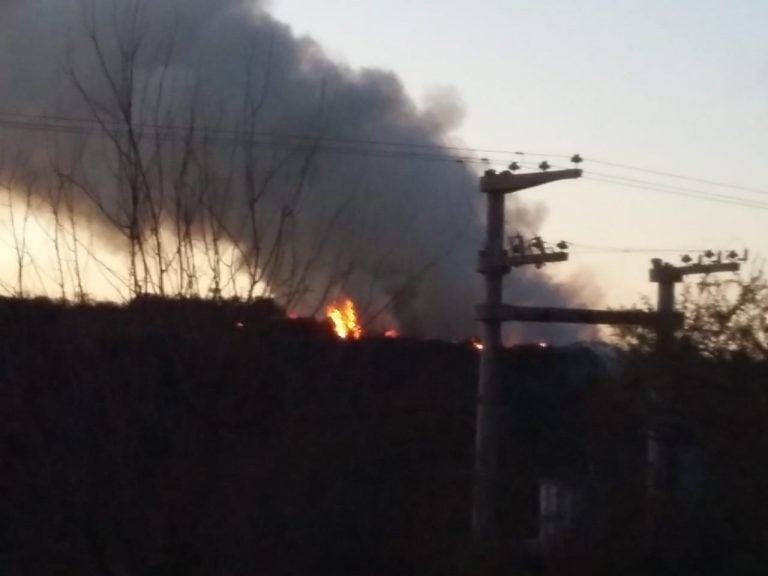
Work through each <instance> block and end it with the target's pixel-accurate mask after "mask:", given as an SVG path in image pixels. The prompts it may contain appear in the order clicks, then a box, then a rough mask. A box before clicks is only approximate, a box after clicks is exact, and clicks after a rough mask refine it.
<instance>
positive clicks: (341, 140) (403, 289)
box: [0, 0, 578, 340]
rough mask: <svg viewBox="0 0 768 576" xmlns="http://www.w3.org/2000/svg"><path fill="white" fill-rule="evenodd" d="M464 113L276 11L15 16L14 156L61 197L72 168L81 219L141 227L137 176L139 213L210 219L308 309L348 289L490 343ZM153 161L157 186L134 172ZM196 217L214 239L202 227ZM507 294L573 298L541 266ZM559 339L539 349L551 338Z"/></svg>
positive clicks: (65, 9) (208, 7) (21, 9)
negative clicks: (299, 30)
mask: <svg viewBox="0 0 768 576" xmlns="http://www.w3.org/2000/svg"><path fill="white" fill-rule="evenodd" d="M126 59H128V60H130V62H131V66H126V65H125V63H126V61H127V60H126ZM126 110H129V115H128V117H127V118H126V115H125V114H124V112H125V111H126ZM9 113H13V114H16V113H18V114H20V115H21V116H20V117H19V118H21V120H19V122H21V123H22V124H24V125H23V126H19V125H18V122H17V123H16V124H14V122H9V117H8V116H7V114H9ZM462 114H463V103H462V102H461V101H460V98H459V97H458V96H457V95H456V94H454V93H451V92H450V91H442V92H438V93H435V94H432V95H430V97H429V98H427V99H426V102H425V103H424V104H423V105H422V106H418V105H417V104H415V103H414V102H413V101H412V100H411V99H410V98H409V97H408V95H407V94H406V92H405V90H404V88H403V85H402V83H401V82H400V80H399V79H398V78H397V76H396V75H395V74H393V73H391V72H388V71H384V70H378V69H362V70H356V69H351V68H349V67H347V66H344V65H341V64H338V63H336V62H334V61H332V60H331V59H329V58H328V57H327V56H326V55H325V53H324V52H323V49H322V47H321V46H319V45H318V44H317V43H316V42H314V41H313V40H311V39H308V38H304V37H302V38H299V37H297V36H296V35H294V34H293V33H292V31H291V29H290V28H289V27H288V26H287V25H285V24H283V23H281V22H278V21H276V20H275V19H274V18H272V17H271V16H270V15H269V13H268V12H267V9H266V7H265V6H264V5H263V4H262V3H259V2H246V1H244V0H153V1H151V2H149V1H147V2H143V3H142V2H138V3H137V2H135V1H133V0H124V1H120V0H102V1H95V0H90V1H89V0H24V1H22V0H12V1H8V0H5V1H4V2H2V3H0V118H1V119H2V120H3V121H2V122H0V143H1V144H2V147H3V149H4V151H5V152H6V155H5V157H6V158H12V157H16V156H18V155H19V152H21V151H25V152H26V158H27V159H29V158H32V160H31V165H32V166H34V167H36V168H35V171H36V177H37V182H38V183H40V182H47V185H48V186H50V185H51V183H52V182H53V181H54V178H53V176H51V175H50V174H49V175H47V176H46V175H45V174H46V170H48V171H49V172H50V167H51V165H56V166H59V167H61V166H63V165H66V166H69V167H70V168H71V174H70V175H71V176H72V177H73V179H74V177H75V176H76V177H77V179H78V182H85V181H87V182H88V184H89V186H90V190H95V191H96V192H95V193H94V192H91V195H90V196H89V195H88V194H83V195H82V197H81V198H79V200H78V202H79V204H80V205H81V209H82V210H83V211H90V213H91V214H93V215H98V217H100V218H102V219H103V220H105V221H106V222H105V224H104V226H103V234H104V235H105V236H110V235H113V236H114V237H115V238H116V239H119V238H122V237H123V236H124V235H125V232H124V230H116V229H115V227H114V222H111V223H110V222H109V220H110V218H109V215H110V214H111V215H114V216H115V218H114V219H115V220H119V221H121V222H122V221H123V220H124V218H122V217H123V216H125V215H126V214H128V212H129V211H128V208H127V206H128V207H129V205H130V202H129V200H128V198H129V196H130V191H131V182H132V180H131V178H132V177H134V176H135V178H136V179H135V181H133V183H134V184H135V183H136V181H138V182H139V184H138V185H137V186H139V187H140V194H139V196H140V200H142V199H143V201H144V202H145V203H146V204H147V206H155V208H156V212H159V218H161V219H162V220H164V221H166V222H174V221H178V220H179V219H180V218H181V217H182V216H184V215H189V214H190V212H191V211H193V209H197V210H205V211H207V213H208V215H209V217H210V218H209V224H208V226H209V227H210V225H211V224H210V223H211V222H214V223H215V225H217V226H220V231H221V230H223V231H226V235H227V236H228V237H229V238H230V239H231V240H233V241H235V242H237V243H238V244H239V245H241V246H243V251H242V258H243V259H244V260H249V259H250V260H251V261H253V262H256V263H257V264H258V267H259V269H260V270H262V271H265V276H266V277H265V280H266V281H267V282H268V284H269V285H270V288H271V289H272V291H273V292H274V294H275V295H276V296H277V297H278V299H280V300H281V301H283V302H284V303H286V304H288V305H290V306H291V308H293V309H295V310H297V311H299V312H301V313H310V312H314V311H316V310H318V309H320V308H321V307H322V306H323V305H324V304H325V303H326V302H327V301H328V300H329V299H332V298H333V297H335V296H338V295H340V294H344V295H348V296H350V297H352V298H353V299H355V301H357V302H358V303H360V304H361V305H362V306H363V307H364V308H365V310H366V314H367V316H368V318H369V319H370V320H371V321H373V322H374V323H375V322H376V321H379V322H382V325H383V324H386V323H387V322H392V321H396V322H397V323H398V324H399V326H400V328H401V330H402V331H403V332H405V333H408V334H412V335H419V336H433V337H442V338H464V337H468V336H470V335H472V334H473V333H474V332H475V325H474V320H473V307H474V304H475V303H477V302H478V301H479V298H480V293H481V292H480V290H479V286H480V280H479V276H478V275H477V274H476V272H475V262H476V254H477V250H478V248H479V247H480V246H481V244H482V237H483V223H482V214H483V205H482V202H483V198H482V196H481V194H479V193H478V192H477V178H478V173H477V172H476V171H475V170H474V169H473V166H475V165H473V164H471V163H469V164H468V163H466V162H465V163H459V162H452V161H450V158H451V156H452V152H451V150H450V148H449V147H448V146H447V145H448V143H449V142H450V141H451V140H450V137H451V131H452V130H453V129H455V128H456V127H457V126H458V125H459V124H460V122H461V115H462ZM30 117H35V118H36V120H34V121H31V120H29V118H30ZM41 118H43V119H44V121H43V120H41ZM72 119H81V120H82V119H90V120H91V122H79V123H77V122H74V121H73V120H72ZM10 120H13V117H10ZM99 123H101V124H102V127H101V128H99V126H98V124H99ZM127 124H130V125H132V126H134V125H135V127H134V132H135V135H136V137H137V139H138V140H139V141H138V143H137V145H136V148H135V149H134V150H131V149H130V146H129V144H127V141H128V139H129V137H128V136H127V135H126V132H125V126H126V125H127ZM193 125H194V128H195V129H194V132H193V131H192V130H191V129H190V127H191V126H193ZM62 126H64V128H62ZM168 127H174V128H173V129H169V128H168ZM104 128H106V132H107V133H109V132H110V131H112V134H113V136H114V135H115V134H117V135H118V138H117V140H116V141H115V140H110V138H109V137H108V135H107V136H105V135H104ZM188 138H189V139H188ZM190 142H192V143H191V144H190ZM406 144H407V145H408V146H405V145H406ZM185 146H186V147H185ZM121 147H125V150H123V148H121ZM8 151H13V152H14V153H13V154H9V153H8ZM137 159H138V160H139V161H140V163H141V168H142V171H143V174H144V175H143V179H142V177H141V175H139V176H136V175H135V174H133V173H132V172H131V170H130V169H129V168H128V166H129V165H130V164H131V162H135V161H136V160H137ZM129 160H130V162H129ZM27 161H28V162H30V161H29V160H27ZM4 168H5V172H6V173H8V172H9V170H11V169H13V168H14V166H13V161H11V160H7V161H6V163H5V165H4ZM94 195H96V196H97V199H98V200H99V202H100V203H101V204H100V206H98V208H96V207H94V197H93V196H94ZM147 206H144V207H143V208H141V209H140V210H139V212H140V214H141V217H142V220H141V226H142V229H147V228H148V227H151V220H152V211H151V209H150V208H148V207H147ZM158 207H159V208H158ZM155 215H156V216H157V214H155ZM541 217H542V215H541V214H540V212H539V210H537V209H535V208H533V209H530V208H527V207H525V206H523V205H521V204H519V203H516V202H515V201H514V199H510V208H509V210H508V220H509V225H510V227H511V229H514V230H517V231H533V230H535V229H536V228H537V225H538V223H539V220H540V218H541ZM121 218H122V219H121ZM189 221H190V222H191V223H190V230H191V231H192V232H193V233H194V234H198V235H201V236H202V235H205V234H206V230H207V228H206V224H205V221H204V218H203V219H200V218H197V217H196V216H194V215H193V216H190V217H189ZM254 231H257V232H254ZM116 245H123V244H120V243H119V242H118V241H117V240H116ZM123 246H124V245H123ZM508 285H509V288H508V291H507V292H508V295H507V297H508V300H509V301H514V302H518V303H526V304H534V303H536V304H563V303H565V302H567V301H568V300H569V298H570V297H569V295H568V293H567V291H565V290H564V289H563V288H559V287H557V286H554V285H552V284H550V283H548V282H547V281H546V280H545V279H544V277H542V276H541V275H540V274H539V273H537V272H536V271H533V270H526V271H521V272H516V273H515V274H514V276H513V277H512V278H511V279H510V280H509V281H508ZM545 332H546V333H541V331H540V330H537V331H536V333H535V334H536V335H535V336H531V337H537V338H538V337H548V338H552V337H553V333H552V331H551V330H549V331H545ZM531 333H533V332H531ZM577 333H578V331H577V330H575V329H573V330H559V331H558V332H557V334H558V336H557V339H560V340H562V339H565V340H568V339H572V338H575V337H576V335H577Z"/></svg>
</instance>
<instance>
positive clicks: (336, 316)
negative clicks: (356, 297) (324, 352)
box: [325, 298, 363, 340]
mask: <svg viewBox="0 0 768 576" xmlns="http://www.w3.org/2000/svg"><path fill="white" fill-rule="evenodd" d="M325 312H326V316H327V317H328V319H329V320H330V321H331V322H332V323H333V331H334V332H336V335H337V336H338V337H339V338H343V339H344V340H360V338H362V337H363V328H362V327H361V326H360V322H359V320H358V319H357V311H356V310H355V303H354V302H352V300H350V299H349V298H347V299H345V300H344V301H343V302H341V303H336V304H331V305H330V306H328V308H327V309H326V311H325Z"/></svg>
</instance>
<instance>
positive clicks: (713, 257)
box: [649, 251, 747, 354]
mask: <svg viewBox="0 0 768 576" xmlns="http://www.w3.org/2000/svg"><path fill="white" fill-rule="evenodd" d="M727 257H728V259H729V260H730V261H728V262H723V258H722V253H721V252H718V253H717V254H715V253H714V252H711V251H708V252H706V253H705V254H704V255H703V257H700V258H699V261H698V262H696V263H693V264H692V263H691V262H692V259H691V257H690V256H684V257H683V263H684V266H674V265H672V264H669V263H668V262H662V260H661V259H660V258H654V259H653V260H651V270H650V273H649V275H650V280H651V282H654V283H656V284H658V285H659V286H658V299H657V302H656V310H658V311H659V312H673V311H674V310H675V284H679V283H680V282H682V281H683V278H685V277H686V276H690V275H691V274H714V273H717V272H738V270H739V269H740V266H741V265H740V264H739V262H738V261H736V260H737V258H738V255H737V254H736V253H735V252H733V251H731V252H729V253H728V255H727ZM746 258H747V253H746V252H745V253H744V257H743V258H742V259H741V260H746ZM707 260H709V261H707ZM674 337H675V333H674V330H672V329H671V327H670V326H664V325H663V324H659V326H658V329H657V332H656V349H657V351H659V352H660V353H662V354H664V353H668V352H669V351H670V350H671V349H672V348H673V345H674Z"/></svg>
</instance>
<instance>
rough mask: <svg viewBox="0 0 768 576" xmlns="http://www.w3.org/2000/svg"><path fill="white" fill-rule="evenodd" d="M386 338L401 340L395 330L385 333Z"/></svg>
mask: <svg viewBox="0 0 768 576" xmlns="http://www.w3.org/2000/svg"><path fill="white" fill-rule="evenodd" d="M384 338H400V334H399V333H398V332H397V330H394V329H392V330H387V331H386V332H384Z"/></svg>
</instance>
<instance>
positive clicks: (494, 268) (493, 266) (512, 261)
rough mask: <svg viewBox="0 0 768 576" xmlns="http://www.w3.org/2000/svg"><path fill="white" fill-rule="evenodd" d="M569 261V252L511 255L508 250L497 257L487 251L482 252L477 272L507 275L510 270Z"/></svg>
mask: <svg viewBox="0 0 768 576" xmlns="http://www.w3.org/2000/svg"><path fill="white" fill-rule="evenodd" d="M567 260H568V252H546V253H544V254H511V255H510V254H509V253H508V252H507V251H506V250H504V251H502V252H498V253H496V254H495V255H494V254H491V253H489V252H487V251H485V250H481V251H480V256H479V259H478V264H477V271H478V272H480V273H481V274H487V273H493V272H496V273H501V274H506V273H507V272H509V269H510V268H519V267H521V266H529V265H533V266H543V265H544V264H549V263H552V262H565V261H567Z"/></svg>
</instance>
